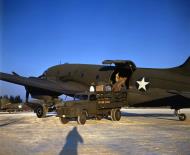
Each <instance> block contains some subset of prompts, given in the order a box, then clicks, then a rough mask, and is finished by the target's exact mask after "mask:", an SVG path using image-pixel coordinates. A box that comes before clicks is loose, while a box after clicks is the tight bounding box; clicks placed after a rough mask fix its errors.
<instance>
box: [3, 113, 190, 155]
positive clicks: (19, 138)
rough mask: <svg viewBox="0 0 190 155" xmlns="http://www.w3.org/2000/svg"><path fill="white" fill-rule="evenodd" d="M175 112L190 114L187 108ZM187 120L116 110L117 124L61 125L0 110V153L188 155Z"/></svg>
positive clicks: (189, 133) (53, 120) (189, 124)
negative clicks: (118, 114) (120, 113)
mask: <svg viewBox="0 0 190 155" xmlns="http://www.w3.org/2000/svg"><path fill="white" fill-rule="evenodd" d="M181 112H184V113H186V114H187V115H188V116H189V115H190V110H189V109H187V110H183V111H181ZM189 148H190V119H188V120H187V121H184V122H181V121H178V119H177V117H174V116H173V111H172V110H169V109H122V118H121V120H120V121H119V122H112V121H110V120H106V119H103V120H101V121H98V120H88V121H87V122H86V124H85V125H83V126H82V125H77V123H76V122H74V121H73V122H69V123H68V124H66V125H63V124H61V123H60V122H59V119H58V118H57V117H55V115H54V116H51V114H50V115H49V117H46V118H42V119H40V118H37V117H36V116H35V114H34V113H31V112H29V113H16V114H8V113H0V155H33V154H34V155H62V154H74V155H75V154H82V155H83V154H86V155H88V154H91V155H92V154H103V155H104V154H105V155H107V154H109V155H112V154H121V155H126V154H141V155H142V154H171V155H175V154H176V155H177V154H181V155H188V154H189V151H190V150H189Z"/></svg>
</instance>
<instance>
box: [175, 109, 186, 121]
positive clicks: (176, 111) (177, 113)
mask: <svg viewBox="0 0 190 155" xmlns="http://www.w3.org/2000/svg"><path fill="white" fill-rule="evenodd" d="M174 114H175V115H176V116H177V117H178V118H179V120H180V121H185V120H186V115H185V114H183V113H180V110H179V109H175V111H174Z"/></svg>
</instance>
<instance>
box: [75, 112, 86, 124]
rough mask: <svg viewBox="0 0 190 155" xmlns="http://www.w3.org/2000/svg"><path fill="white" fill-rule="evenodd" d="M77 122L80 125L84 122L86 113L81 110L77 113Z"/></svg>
mask: <svg viewBox="0 0 190 155" xmlns="http://www.w3.org/2000/svg"><path fill="white" fill-rule="evenodd" d="M77 122H78V124H80V125H84V124H85V123H86V113H85V112H82V113H81V114H80V115H78V118H77Z"/></svg>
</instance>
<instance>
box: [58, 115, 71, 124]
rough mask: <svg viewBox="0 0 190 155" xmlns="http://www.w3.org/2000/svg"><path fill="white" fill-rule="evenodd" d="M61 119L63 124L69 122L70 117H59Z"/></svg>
mask: <svg viewBox="0 0 190 155" xmlns="http://www.w3.org/2000/svg"><path fill="white" fill-rule="evenodd" d="M59 120H60V122H61V123H62V124H67V123H68V122H69V119H68V118H65V117H59Z"/></svg>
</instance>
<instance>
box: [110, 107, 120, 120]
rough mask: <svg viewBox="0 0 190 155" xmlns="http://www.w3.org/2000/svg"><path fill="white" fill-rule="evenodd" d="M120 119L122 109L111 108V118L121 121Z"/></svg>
mask: <svg viewBox="0 0 190 155" xmlns="http://www.w3.org/2000/svg"><path fill="white" fill-rule="evenodd" d="M120 119H121V112H120V109H112V110H111V120H112V121H119V120H120Z"/></svg>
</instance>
